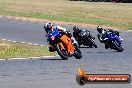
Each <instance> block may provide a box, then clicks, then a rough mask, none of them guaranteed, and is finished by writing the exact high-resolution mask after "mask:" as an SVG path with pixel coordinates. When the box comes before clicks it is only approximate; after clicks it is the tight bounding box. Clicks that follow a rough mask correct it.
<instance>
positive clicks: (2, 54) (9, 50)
mask: <svg viewBox="0 0 132 88" xmlns="http://www.w3.org/2000/svg"><path fill="white" fill-rule="evenodd" d="M55 55H57V53H51V52H49V51H48V47H47V46H35V45H30V44H22V43H14V42H9V41H5V40H0V59H8V58H27V57H40V56H55Z"/></svg>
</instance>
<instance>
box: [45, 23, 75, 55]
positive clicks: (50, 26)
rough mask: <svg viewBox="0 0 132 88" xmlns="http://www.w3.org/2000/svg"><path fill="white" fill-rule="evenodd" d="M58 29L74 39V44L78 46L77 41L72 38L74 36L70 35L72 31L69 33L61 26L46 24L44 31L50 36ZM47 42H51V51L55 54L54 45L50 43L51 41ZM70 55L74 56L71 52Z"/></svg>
mask: <svg viewBox="0 0 132 88" xmlns="http://www.w3.org/2000/svg"><path fill="white" fill-rule="evenodd" d="M55 28H57V29H58V30H59V31H61V32H63V33H65V34H66V35H67V36H68V37H70V38H71V39H72V43H73V44H77V42H76V40H75V39H74V37H72V34H71V33H70V31H67V30H66V28H63V27H61V26H54V25H53V23H46V24H45V26H44V29H45V31H46V33H47V35H49V34H50V33H52V31H53V30H54V29H55ZM47 41H48V42H49V45H50V46H49V51H50V52H54V51H55V48H54V46H53V45H52V43H50V41H49V40H48V39H47ZM70 54H73V52H70Z"/></svg>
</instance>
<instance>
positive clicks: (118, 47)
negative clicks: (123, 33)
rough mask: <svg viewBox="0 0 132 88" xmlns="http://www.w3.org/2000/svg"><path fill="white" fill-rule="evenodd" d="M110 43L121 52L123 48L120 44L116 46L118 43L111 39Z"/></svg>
mask: <svg viewBox="0 0 132 88" xmlns="http://www.w3.org/2000/svg"><path fill="white" fill-rule="evenodd" d="M112 43H113V45H114V47H115V49H116V50H117V51H118V52H122V51H123V50H124V49H123V48H122V47H121V46H118V45H117V44H116V41H113V42H112Z"/></svg>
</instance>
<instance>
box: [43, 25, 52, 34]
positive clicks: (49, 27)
mask: <svg viewBox="0 0 132 88" xmlns="http://www.w3.org/2000/svg"><path fill="white" fill-rule="evenodd" d="M52 27H53V23H46V24H45V26H44V29H45V31H46V32H47V33H48V31H50V30H51V29H52Z"/></svg>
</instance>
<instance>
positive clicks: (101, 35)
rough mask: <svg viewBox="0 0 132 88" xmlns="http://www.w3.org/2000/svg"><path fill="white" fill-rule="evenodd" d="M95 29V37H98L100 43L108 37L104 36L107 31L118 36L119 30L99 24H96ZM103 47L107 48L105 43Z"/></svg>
mask: <svg viewBox="0 0 132 88" xmlns="http://www.w3.org/2000/svg"><path fill="white" fill-rule="evenodd" d="M97 31H98V35H97V37H98V39H99V40H100V42H101V43H105V42H106V40H107V39H108V38H106V33H107V32H112V33H114V34H116V35H117V36H118V37H119V38H120V35H119V32H118V31H114V30H112V29H104V28H102V27H101V26H97ZM120 40H121V41H122V40H123V39H121V38H120ZM105 48H106V49H108V47H107V45H105Z"/></svg>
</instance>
